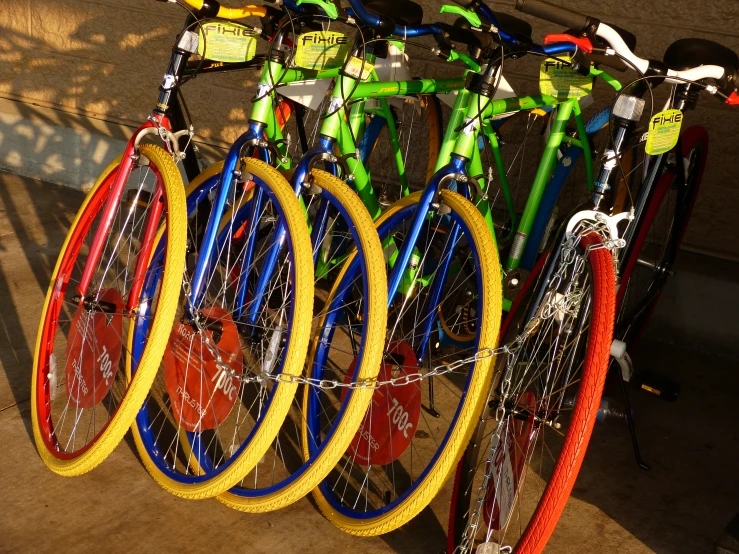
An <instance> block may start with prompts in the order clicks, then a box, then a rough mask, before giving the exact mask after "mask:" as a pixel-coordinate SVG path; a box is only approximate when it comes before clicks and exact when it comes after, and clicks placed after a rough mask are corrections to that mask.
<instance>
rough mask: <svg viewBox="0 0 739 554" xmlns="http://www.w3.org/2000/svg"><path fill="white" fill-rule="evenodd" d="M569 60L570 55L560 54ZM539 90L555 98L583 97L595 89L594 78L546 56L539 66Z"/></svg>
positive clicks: (565, 59) (563, 58)
mask: <svg viewBox="0 0 739 554" xmlns="http://www.w3.org/2000/svg"><path fill="white" fill-rule="evenodd" d="M558 57H559V58H561V59H562V60H564V61H566V62H569V61H570V60H571V58H570V57H569V56H558ZM539 90H540V91H541V93H542V94H546V95H547V96H554V97H555V98H560V99H564V98H582V97H583V96H587V95H588V94H590V93H591V92H592V91H593V78H592V77H586V76H585V75H580V74H579V73H578V72H577V71H573V70H572V69H571V68H570V66H569V65H566V64H564V63H562V62H561V61H559V60H558V59H557V60H553V59H550V58H545V59H544V61H543V62H541V67H540V68H539Z"/></svg>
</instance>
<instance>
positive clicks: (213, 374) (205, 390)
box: [164, 307, 244, 431]
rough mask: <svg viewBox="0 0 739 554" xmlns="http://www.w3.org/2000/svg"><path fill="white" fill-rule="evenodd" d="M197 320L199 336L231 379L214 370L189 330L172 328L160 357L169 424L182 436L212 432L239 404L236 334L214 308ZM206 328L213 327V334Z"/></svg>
mask: <svg viewBox="0 0 739 554" xmlns="http://www.w3.org/2000/svg"><path fill="white" fill-rule="evenodd" d="M200 315H201V316H202V317H203V318H205V320H206V327H208V328H207V329H206V330H205V331H203V334H205V335H206V336H207V338H208V340H209V341H210V343H211V345H212V346H213V347H215V348H216V349H217V351H218V355H219V356H220V358H221V361H222V362H223V363H224V364H225V365H226V366H227V367H228V368H229V369H230V370H231V371H232V372H233V373H234V375H229V374H228V372H227V371H226V370H224V369H222V368H220V367H219V366H218V363H217V361H216V356H215V355H214V354H213V352H212V350H211V348H209V347H208V345H207V344H206V342H205V340H204V338H203V336H202V335H201V334H199V333H196V332H195V329H194V328H193V327H192V326H191V325H185V324H184V323H178V324H177V325H175V328H174V329H173V330H172V333H171V334H170V336H169V342H168V343H167V349H166V350H165V352H164V384H165V386H166V388H167V392H168V393H169V398H170V402H171V404H172V412H173V413H174V417H175V421H176V422H177V423H178V425H179V426H180V427H181V428H182V429H185V430H186V431H203V430H206V429H215V428H216V427H218V425H220V423H221V422H223V421H224V420H225V419H226V418H227V417H228V414H230V413H231V410H232V409H233V407H234V405H235V404H236V401H237V400H238V398H239V390H240V381H239V380H238V379H237V377H236V376H238V375H241V374H242V373H243V372H244V366H243V363H242V353H241V343H240V342H239V333H238V330H237V329H236V325H235V324H234V322H233V319H231V316H230V315H229V314H228V312H226V310H224V309H223V308H217V307H216V308H207V309H205V310H203V311H202V312H200ZM209 322H217V323H218V327H219V328H215V326H214V325H213V323H209Z"/></svg>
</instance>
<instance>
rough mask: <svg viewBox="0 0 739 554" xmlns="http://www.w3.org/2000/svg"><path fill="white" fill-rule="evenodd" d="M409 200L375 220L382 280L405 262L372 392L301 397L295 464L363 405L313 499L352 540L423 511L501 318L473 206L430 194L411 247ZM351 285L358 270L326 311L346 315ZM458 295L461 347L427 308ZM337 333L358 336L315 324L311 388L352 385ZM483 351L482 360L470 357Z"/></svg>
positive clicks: (451, 461)
mask: <svg viewBox="0 0 739 554" xmlns="http://www.w3.org/2000/svg"><path fill="white" fill-rule="evenodd" d="M421 194H422V191H420V192H418V193H413V194H411V195H409V196H407V197H405V198H403V199H402V200H400V201H399V202H397V203H396V204H394V205H393V206H391V207H390V209H389V210H387V211H386V212H385V213H384V214H383V215H382V217H381V218H380V219H379V220H378V221H377V227H378V232H379V235H380V239H381V240H382V242H383V248H384V251H385V252H384V253H385V265H386V267H387V268H388V269H392V267H393V265H394V261H395V259H396V257H397V251H398V250H399V249H401V248H402V247H403V243H404V242H405V241H406V240H414V250H413V255H412V257H411V260H410V263H409V265H408V267H407V268H406V269H405V272H404V274H403V275H404V276H403V279H402V283H401V285H400V289H399V290H398V292H397V294H396V295H395V297H394V298H392V299H391V303H390V310H389V313H388V320H389V326H388V333H387V337H386V339H385V343H384V347H383V352H382V363H381V364H380V368H379V370H380V371H379V375H378V381H379V382H380V383H381V384H380V386H379V387H378V388H377V389H376V390H375V391H374V392H372V391H371V390H367V389H363V388H341V387H339V388H337V389H336V391H332V390H323V389H321V388H320V387H313V388H310V389H306V390H305V392H304V396H303V402H304V412H305V414H306V415H307V418H306V421H305V423H304V426H305V431H304V436H305V437H306V442H305V448H306V450H305V452H304V455H305V459H307V460H312V459H315V458H316V457H317V456H319V455H320V454H321V452H322V450H323V449H324V448H325V445H326V444H329V443H331V442H332V439H333V437H332V431H333V425H332V421H333V420H335V419H336V417H337V415H336V414H337V412H338V413H339V414H341V411H343V408H342V406H343V405H344V404H346V403H347V401H348V399H353V398H354V397H358V396H361V397H363V398H364V399H365V400H364V402H365V403H366V402H369V406H368V407H367V408H366V411H365V412H364V413H362V414H360V425H359V428H358V429H356V430H355V431H354V432H353V433H352V434H351V435H350V436H349V441H348V444H347V446H348V448H345V450H344V451H343V453H342V456H340V459H338V461H337V462H336V463H335V464H334V465H333V467H331V468H330V473H329V474H328V476H327V477H326V478H325V479H324V480H323V482H322V483H321V484H320V486H319V487H317V488H316V489H315V490H314V491H313V496H314V498H315V501H316V503H317V504H318V506H319V508H320V509H321V511H322V512H323V514H324V515H325V516H326V517H327V518H328V519H329V520H331V521H332V522H333V523H334V524H335V525H337V526H338V527H339V528H340V529H342V530H344V531H346V532H348V533H352V534H354V535H364V536H369V535H379V534H383V533H388V532H390V531H392V530H394V529H397V528H398V527H400V526H402V525H404V524H405V523H407V522H408V521H410V520H411V519H412V518H413V517H415V516H416V515H417V514H418V513H420V512H421V510H423V509H424V508H425V507H426V506H427V505H428V504H429V502H431V500H432V499H433V498H434V496H435V495H436V494H437V493H438V492H439V490H440V489H441V487H442V486H443V484H444V482H445V480H446V478H447V477H448V475H449V473H450V472H451V471H452V469H453V467H454V465H455V464H456V462H457V460H458V459H459V457H460V455H461V454H462V451H463V449H464V447H465V445H466V444H467V442H468V441H469V438H470V434H471V433H472V431H473V427H474V422H476V421H477V419H478V418H479V416H480V413H481V411H482V409H483V405H484V401H485V394H486V391H487V389H488V387H489V384H490V380H491V377H492V368H493V361H494V358H493V357H492V350H491V349H492V348H494V347H495V346H496V343H497V339H498V330H499V324H500V315H501V277H500V265H499V262H498V257H497V249H496V247H495V242H494V241H493V237H492V236H491V234H490V232H489V231H488V228H487V226H486V224H485V220H484V219H483V217H482V215H481V214H480V212H479V211H478V210H477V209H476V208H475V206H474V205H473V204H472V203H471V202H469V201H468V200H466V199H464V198H463V197H462V196H461V195H459V194H457V193H455V192H452V191H449V190H443V191H441V193H440V204H439V208H438V209H439V211H440V212H441V214H440V213H436V212H430V213H429V214H428V217H426V218H424V219H423V220H422V228H421V229H420V230H418V235H416V238H415V239H413V238H411V236H412V231H413V230H412V225H411V223H412V222H413V221H414V214H415V212H416V211H417V209H418V206H419V201H420V198H421ZM462 267H467V268H468V269H467V270H465V271H462V270H461V268H462ZM360 275H361V273H360V271H359V268H358V267H351V266H349V268H348V269H347V270H346V273H345V275H344V280H343V281H345V282H346V284H345V285H344V284H343V281H342V283H340V284H339V285H337V287H335V291H336V295H335V296H334V298H333V300H332V302H338V301H340V300H343V303H344V304H345V305H351V302H349V300H351V299H352V298H353V296H352V294H353V291H354V287H352V286H351V284H352V283H353V282H354V280H356V279H358V278H359V277H360ZM460 289H463V290H470V291H472V297H473V298H474V300H470V302H471V303H473V304H474V319H475V320H474V321H470V325H471V327H474V328H475V329H476V336H475V338H474V340H473V341H471V342H470V344H468V345H465V346H464V347H460V346H456V345H449V344H443V343H442V340H441V333H442V331H441V330H440V325H439V320H438V315H437V314H438V310H437V307H438V303H439V298H441V299H443V298H444V297H445V296H446V295H449V294H452V293H454V292H455V291H457V290H460ZM354 298H357V297H356V296H354ZM329 313H334V312H333V311H332V310H329ZM341 322H344V323H343V328H342V327H341V326H340V325H338V324H339V323H341ZM346 322H349V323H350V326H349V329H350V328H351V326H352V324H353V325H354V326H357V325H361V320H360V319H359V317H358V316H357V315H355V314H352V313H344V314H343V315H342V317H341V318H340V319H339V317H338V316H337V317H336V318H334V319H330V318H327V319H326V320H325V321H324V322H323V324H322V325H323V326H322V329H321V332H320V334H319V336H321V337H323V338H325V339H324V340H322V341H320V342H319V343H318V344H317V346H316V349H315V351H314V353H313V356H312V359H311V362H310V365H309V368H308V369H309V371H310V375H311V376H312V377H314V378H316V379H328V380H329V381H338V382H339V383H344V384H349V383H351V382H353V381H356V379H357V375H356V373H355V368H354V362H353V360H354V359H355V357H356V355H357V349H356V347H353V346H352V344H353V342H352V340H351V334H350V333H347V325H346ZM352 322H353V323H352ZM424 329H430V331H428V332H426V331H424ZM483 352H487V354H483V355H480V356H478V354H481V353H483ZM455 362H458V363H457V364H455ZM365 405H366V404H365Z"/></svg>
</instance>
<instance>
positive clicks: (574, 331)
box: [448, 235, 616, 554]
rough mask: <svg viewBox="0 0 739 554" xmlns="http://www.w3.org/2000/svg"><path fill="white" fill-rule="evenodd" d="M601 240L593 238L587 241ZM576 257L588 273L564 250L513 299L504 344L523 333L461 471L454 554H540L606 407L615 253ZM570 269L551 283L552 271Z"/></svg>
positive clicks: (453, 518)
mask: <svg viewBox="0 0 739 554" xmlns="http://www.w3.org/2000/svg"><path fill="white" fill-rule="evenodd" d="M597 244H598V239H597V238H595V237H593V236H592V235H591V236H587V237H584V238H583V239H582V241H581V243H580V247H588V246H589V247H594V246H597ZM585 252H587V255H585ZM579 254H580V256H581V258H579V259H582V261H583V262H584V269H583V270H582V271H580V272H579V273H575V272H574V270H573V269H572V268H573V267H575V265H574V264H571V263H568V261H567V260H565V257H563V256H559V260H558V261H557V262H556V264H555V266H554V269H553V271H547V272H544V273H542V274H540V275H537V272H536V271H535V272H533V273H532V276H533V277H532V278H530V279H529V282H528V283H527V285H526V288H525V289H524V290H523V291H522V293H521V294H520V296H519V300H518V302H516V304H514V307H513V310H512V311H511V315H510V316H509V318H508V321H507V323H506V326H505V327H506V330H505V334H504V335H503V337H504V338H503V340H502V341H501V343H502V344H511V343H513V341H514V339H515V338H516V337H518V336H522V337H524V338H523V339H519V340H520V342H519V344H518V346H517V347H516V348H515V351H514V352H513V353H512V354H510V355H509V356H512V358H509V357H508V356H504V357H502V358H503V359H502V360H501V361H500V362H499V367H498V371H497V373H496V379H497V381H496V385H495V387H494V388H493V390H492V391H491V393H490V397H489V398H488V407H489V408H488V410H486V413H485V414H484V415H483V418H482V419H481V420H480V422H479V424H478V427H477V430H476V433H475V435H474V436H473V440H472V441H471V443H470V446H469V447H468V449H467V451H466V453H465V456H464V458H463V459H462V461H461V462H460V465H459V467H458V469H457V475H456V479H455V487H454V493H453V497H452V507H451V514H450V525H449V544H448V552H449V553H451V552H460V553H461V552H474V551H475V549H476V548H479V547H480V545H482V544H485V543H495V544H497V545H499V546H510V547H514V550H515V552H521V553H527V554H528V553H534V552H541V551H542V550H543V548H544V546H545V545H546V543H547V541H548V540H549V537H550V536H551V534H552V532H553V531H554V528H555V526H556V525H557V522H558V521H559V518H560V516H561V514H562V512H563V510H564V507H565V504H566V503H567V499H568V498H569V496H570V493H571V491H572V487H573V486H574V484H575V480H576V478H577V474H578V473H579V471H580V467H581V465H582V461H583V458H584V456H585V452H586V450H587V447H588V442H589V440H590V435H591V433H592V430H593V425H594V423H595V418H596V415H597V412H598V408H599V406H600V398H601V394H602V391H603V385H604V382H605V377H606V370H607V367H608V361H609V352H610V347H611V341H612V333H613V321H614V314H615V296H616V290H615V276H614V267H613V260H612V257H611V254H610V252H609V251H608V250H606V249H604V248H595V249H592V250H591V249H588V250H583V249H582V248H580V250H579ZM542 263H544V262H542ZM568 265H569V266H570V267H567V266H568ZM563 266H565V269H564V270H563V271H562V275H563V278H562V280H561V281H560V285H559V286H558V287H557V288H556V289H555V288H552V287H551V286H550V284H551V279H549V278H548V277H547V276H549V275H557V274H558V273H559V272H560V270H562V267H563ZM547 267H548V266H547ZM562 287H565V288H564V289H563V288H562ZM526 289H528V290H526ZM542 299H543V300H542ZM547 299H549V301H548V300H547ZM552 300H553V302H552ZM546 306H549V309H548V310H546V309H544V308H543V307H546ZM552 307H554V308H552ZM529 314H533V316H534V317H533V318H531V319H530V318H529ZM531 321H533V322H534V323H531ZM506 358H509V359H507V360H506ZM506 380H508V381H509V385H507V387H506V386H504V383H505V381H506ZM504 388H507V389H508V390H507V392H504ZM501 407H503V408H505V412H504V413H503V415H502V417H500V415H501V414H500V412H499V409H500V408H501ZM496 413H498V416H499V421H498V419H496Z"/></svg>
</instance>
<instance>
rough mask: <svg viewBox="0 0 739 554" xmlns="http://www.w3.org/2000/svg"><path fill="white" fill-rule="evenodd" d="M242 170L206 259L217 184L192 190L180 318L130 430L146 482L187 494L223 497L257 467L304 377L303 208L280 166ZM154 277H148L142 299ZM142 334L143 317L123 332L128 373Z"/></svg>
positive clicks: (250, 162)
mask: <svg viewBox="0 0 739 554" xmlns="http://www.w3.org/2000/svg"><path fill="white" fill-rule="evenodd" d="M239 169H240V170H241V173H242V174H243V175H249V176H250V177H249V179H248V180H245V181H242V182H239V183H228V182H226V183H222V184H221V186H229V185H231V186H230V188H229V189H228V190H229V197H228V200H227V205H228V206H229V208H230V209H229V210H228V212H227V213H226V214H225V215H224V216H223V217H222V219H221V221H220V225H219V226H218V229H217V233H216V240H215V244H214V247H213V249H212V250H211V251H210V252H208V251H206V248H205V247H204V242H205V241H204V240H202V235H201V234H200V232H199V230H200V229H202V228H203V227H204V225H203V224H202V222H200V221H199V220H198V219H199V217H200V216H201V215H202V214H201V213H200V210H199V209H198V207H199V205H201V203H203V202H205V200H206V199H207V198H208V195H209V194H210V193H211V192H212V191H213V190H214V188H215V187H216V185H217V184H218V182H219V180H218V178H217V177H215V176H211V177H207V178H206V177H203V178H199V179H198V180H197V181H195V182H194V183H193V185H192V186H191V190H190V194H189V195H188V215H189V226H188V227H189V234H188V249H189V253H188V259H187V265H186V268H185V275H184V281H183V282H182V287H181V290H180V302H179V305H178V308H179V309H178V314H177V315H178V320H177V321H176V322H175V325H174V326H171V327H170V328H169V329H168V330H167V334H168V337H167V338H168V343H167V346H168V348H167V351H166V352H165V353H164V356H163V357H162V358H161V363H159V364H158V368H157V373H156V379H155V380H154V383H153V385H152V387H151V391H150V393H149V396H148V398H147V399H146V402H145V403H144V405H143V407H142V408H141V410H140V411H139V414H138V416H137V418H136V423H135V425H134V426H133V428H132V430H133V436H134V440H135V442H136V447H137V449H138V451H139V454H140V455H141V458H142V461H143V462H144V465H145V466H146V469H147V470H148V471H149V473H150V474H151V475H152V477H153V478H154V479H155V480H156V481H157V482H158V483H159V484H160V485H162V486H163V487H164V488H165V489H167V490H168V491H170V492H172V493H173V494H176V495H178V496H182V497H185V498H204V497H211V496H215V495H217V494H220V493H222V492H224V491H225V490H227V489H228V488H229V487H231V486H232V485H234V484H235V483H237V482H238V481H239V480H240V479H241V478H242V477H243V476H244V475H245V474H246V473H247V472H249V471H251V470H252V469H253V468H254V467H255V466H257V465H258V464H259V463H260V460H261V458H262V457H263V456H264V455H265V453H266V451H267V450H268V448H269V447H270V444H271V443H272V441H273V440H274V437H275V435H276V434H277V432H278V430H279V428H280V425H281V424H282V422H283V420H284V419H285V415H286V413H287V411H288V409H289V407H290V403H291V401H292V399H293V397H294V395H295V392H296V389H297V385H296V384H295V383H294V381H293V378H294V377H297V376H299V375H300V374H301V372H302V368H303V363H304V361H305V355H306V351H307V348H308V341H309V337H310V322H311V316H312V313H313V279H312V275H311V273H312V271H311V268H312V264H311V255H310V235H309V234H308V226H307V224H306V220H305V215H304V212H303V210H302V209H301V207H300V204H299V203H298V200H297V198H296V197H295V194H294V192H293V190H292V189H291V187H290V186H289V184H288V183H287V181H285V179H284V178H283V177H282V176H281V175H280V174H279V172H278V171H277V170H276V169H274V168H272V167H270V166H268V165H267V164H265V163H264V162H262V161H259V160H256V159H254V158H244V159H243V160H242V161H241V166H239ZM214 171H215V170H214ZM218 190H220V189H218ZM210 223H212V221H209V224H210ZM274 244H279V245H280V248H277V250H276V251H274V250H273V249H272V246H273V245H274ZM273 251H274V252H275V258H274V260H273V264H272V266H271V268H270V269H265V267H266V262H265V258H266V256H267V255H268V253H269V252H273ZM160 256H161V251H160V250H159V249H157V251H156V252H155V254H154V256H153V258H152V260H151V262H150V265H151V266H153V267H154V268H156V266H157V264H158V261H159V257H160ZM198 262H201V263H205V267H206V270H205V277H204V279H203V284H202V288H201V291H200V294H196V293H195V292H194V290H195V289H196V285H195V283H196V279H195V278H194V277H193V276H194V275H196V271H195V270H196V268H197V263H198ZM157 281H158V274H157V273H156V272H152V276H151V278H150V279H148V280H147V281H146V282H145V284H144V287H143V291H142V301H144V300H145V299H146V298H148V297H149V296H150V295H151V294H152V292H153V291H155V290H156V288H157V285H158V282H157ZM145 332H146V321H145V320H137V325H136V326H135V327H134V328H133V329H132V330H131V335H130V340H131V344H132V365H133V367H132V373H133V374H134V375H135V374H137V373H138V371H139V369H138V368H137V367H136V364H137V363H138V360H139V357H138V356H139V344H140V338H141V336H143V335H144V334H145Z"/></svg>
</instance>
